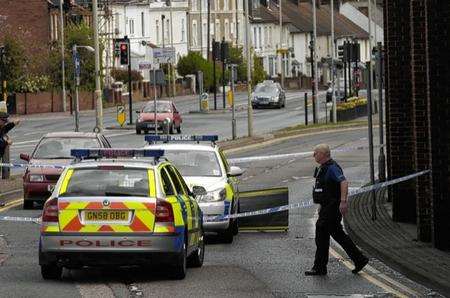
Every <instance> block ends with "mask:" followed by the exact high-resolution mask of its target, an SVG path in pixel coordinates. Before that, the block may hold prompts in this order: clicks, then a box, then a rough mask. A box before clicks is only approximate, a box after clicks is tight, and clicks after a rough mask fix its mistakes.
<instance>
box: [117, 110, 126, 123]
mask: <svg viewBox="0 0 450 298" xmlns="http://www.w3.org/2000/svg"><path fill="white" fill-rule="evenodd" d="M126 120H127V116H126V114H125V107H124V106H117V123H119V125H120V126H123V125H124V124H125V121H126Z"/></svg>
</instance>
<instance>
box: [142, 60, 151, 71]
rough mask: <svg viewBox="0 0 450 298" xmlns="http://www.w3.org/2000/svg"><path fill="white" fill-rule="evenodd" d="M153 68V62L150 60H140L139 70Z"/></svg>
mask: <svg viewBox="0 0 450 298" xmlns="http://www.w3.org/2000/svg"><path fill="white" fill-rule="evenodd" d="M144 69H152V64H151V63H150V62H148V61H141V62H139V70H144Z"/></svg>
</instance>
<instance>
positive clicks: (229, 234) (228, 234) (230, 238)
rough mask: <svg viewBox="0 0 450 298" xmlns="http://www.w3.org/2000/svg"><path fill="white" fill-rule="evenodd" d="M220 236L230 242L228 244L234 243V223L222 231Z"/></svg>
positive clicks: (225, 241)
mask: <svg viewBox="0 0 450 298" xmlns="http://www.w3.org/2000/svg"><path fill="white" fill-rule="evenodd" d="M219 236H220V238H221V239H222V241H223V242H224V243H228V244H230V243H233V237H234V229H233V224H232V223H231V224H230V226H229V227H228V229H226V230H225V231H223V232H221V233H220V234H219Z"/></svg>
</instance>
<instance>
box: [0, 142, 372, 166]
mask: <svg viewBox="0 0 450 298" xmlns="http://www.w3.org/2000/svg"><path fill="white" fill-rule="evenodd" d="M375 147H377V146H375ZM365 149H369V146H352V147H344V148H342V149H334V150H331V152H332V153H340V152H350V151H356V150H365ZM313 153H314V152H313V151H305V152H296V153H285V154H273V155H266V156H250V157H239V158H229V159H228V162H229V163H232V164H237V163H247V162H252V161H263V160H274V159H286V158H291V157H304V156H311V155H312V154H313ZM0 167H7V168H24V169H25V168H49V169H64V168H65V166H64V165H48V164H22V163H0Z"/></svg>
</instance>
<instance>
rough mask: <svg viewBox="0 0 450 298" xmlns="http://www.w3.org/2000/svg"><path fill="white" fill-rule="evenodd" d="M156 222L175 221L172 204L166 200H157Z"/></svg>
mask: <svg viewBox="0 0 450 298" xmlns="http://www.w3.org/2000/svg"><path fill="white" fill-rule="evenodd" d="M155 217H156V219H155V220H156V222H174V221H175V219H174V216H173V209H172V204H170V203H169V202H166V201H164V200H160V199H157V200H156V214H155Z"/></svg>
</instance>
